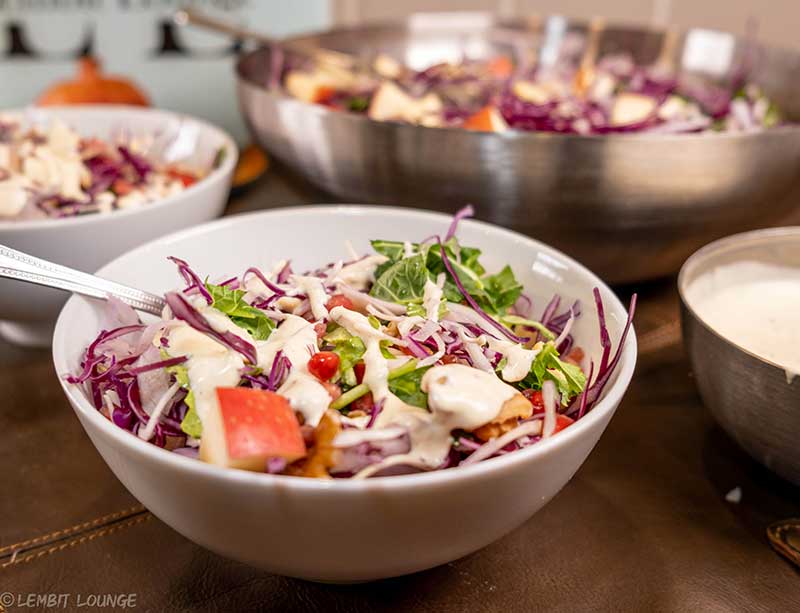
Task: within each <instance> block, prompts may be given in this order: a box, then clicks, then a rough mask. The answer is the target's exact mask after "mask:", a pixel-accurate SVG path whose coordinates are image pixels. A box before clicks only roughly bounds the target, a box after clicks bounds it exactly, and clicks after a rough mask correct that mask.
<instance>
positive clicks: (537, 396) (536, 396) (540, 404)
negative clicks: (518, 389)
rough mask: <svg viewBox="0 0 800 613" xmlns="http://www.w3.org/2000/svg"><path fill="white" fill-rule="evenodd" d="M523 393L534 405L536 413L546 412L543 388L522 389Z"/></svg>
mask: <svg viewBox="0 0 800 613" xmlns="http://www.w3.org/2000/svg"><path fill="white" fill-rule="evenodd" d="M522 395H523V396H525V398H527V399H528V400H530V403H531V404H532V405H533V412H534V414H536V413H544V396H542V390H530V389H528V390H522Z"/></svg>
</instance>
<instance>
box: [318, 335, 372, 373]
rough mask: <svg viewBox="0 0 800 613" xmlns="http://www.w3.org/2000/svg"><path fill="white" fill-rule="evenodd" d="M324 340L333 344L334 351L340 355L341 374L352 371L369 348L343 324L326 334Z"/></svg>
mask: <svg viewBox="0 0 800 613" xmlns="http://www.w3.org/2000/svg"><path fill="white" fill-rule="evenodd" d="M323 340H324V341H325V342H326V343H330V344H332V345H333V352H334V353H335V354H336V355H338V356H339V373H340V374H341V375H344V374H345V373H346V372H348V371H350V370H351V369H352V368H353V366H355V365H356V363H357V362H358V361H359V360H360V359H361V358H362V357H363V356H364V352H366V350H367V348H366V346H365V345H364V341H362V340H361V339H360V338H358V337H357V336H353V335H352V334H350V333H349V332H348V331H347V330H345V329H344V328H342V327H341V326H339V327H336V328H335V329H334V330H332V331H331V332H329V333H328V334H326V335H325V336H324V337H323Z"/></svg>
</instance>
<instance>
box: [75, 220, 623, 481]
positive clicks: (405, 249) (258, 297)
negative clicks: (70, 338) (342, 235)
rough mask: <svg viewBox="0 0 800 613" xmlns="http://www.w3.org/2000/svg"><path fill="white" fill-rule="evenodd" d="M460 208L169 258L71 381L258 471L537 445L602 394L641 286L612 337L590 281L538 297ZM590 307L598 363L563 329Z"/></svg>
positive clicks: (396, 467)
mask: <svg viewBox="0 0 800 613" xmlns="http://www.w3.org/2000/svg"><path fill="white" fill-rule="evenodd" d="M470 214H471V208H470V207H467V208H465V209H464V210H462V211H461V212H459V213H458V214H457V215H456V217H455V218H454V219H453V221H452V224H451V226H450V228H449V230H448V231H447V233H446V234H443V235H434V236H429V237H422V240H416V239H415V240H414V241H413V242H412V241H406V242H400V241H390V240H381V239H380V238H378V239H375V240H372V242H371V243H372V249H373V251H372V252H371V253H367V254H361V253H356V252H355V251H353V249H352V247H349V250H350V254H349V255H348V256H347V257H346V258H343V259H341V260H337V261H335V262H330V263H327V264H324V265H322V266H320V267H319V268H316V269H314V270H309V271H299V270H295V269H294V268H293V266H292V263H291V260H290V259H285V260H281V261H278V262H276V263H275V264H274V266H273V267H272V268H271V269H269V270H266V269H265V270H261V269H259V268H257V267H250V268H248V269H246V270H244V271H239V272H238V274H236V276H230V277H225V278H220V279H214V280H209V279H208V278H205V277H203V276H201V274H200V273H199V272H197V271H195V270H194V269H193V268H192V267H191V266H190V264H189V263H188V262H186V261H184V260H182V259H179V258H177V257H171V258H170V259H171V260H172V262H173V264H174V265H175V266H176V267H177V271H178V272H179V273H180V276H181V277H182V279H183V280H184V282H185V284H184V287H182V288H181V289H177V290H175V291H171V292H167V293H166V295H165V299H166V304H167V307H166V308H165V310H164V314H163V319H160V320H158V321H154V322H148V323H145V322H142V321H141V320H140V319H139V317H138V315H137V314H136V313H135V312H133V310H131V309H130V308H129V307H127V306H125V305H124V304H122V303H119V302H112V303H110V305H109V309H108V313H107V314H106V321H105V322H104V329H103V330H102V331H101V332H100V333H99V335H98V336H97V337H96V338H95V339H94V341H93V342H92V343H91V344H90V345H89V346H88V347H87V348H86V350H85V352H84V354H83V358H82V360H81V364H80V369H79V371H76V372H74V373H71V374H69V376H68V381H69V383H71V384H73V385H76V386H80V387H82V388H83V389H84V390H85V392H86V394H87V396H88V397H89V398H91V401H92V403H93V405H94V407H95V409H97V410H98V411H100V412H101V413H102V414H103V415H104V416H105V417H106V418H107V419H109V420H111V421H112V422H113V423H114V424H116V425H117V426H118V427H120V428H123V429H125V430H127V431H129V432H130V433H131V434H133V435H134V436H136V437H138V438H140V439H142V440H145V441H150V442H151V443H153V444H155V445H157V446H159V447H164V448H166V449H168V450H171V451H174V452H175V453H179V454H182V455H188V456H193V457H199V459H201V460H204V461H205V462H209V463H211V464H216V465H219V466H224V467H231V468H239V469H246V470H251V471H257V472H268V473H280V474H286V475H294V476H302V477H313V478H331V477H333V478H337V479H345V478H351V479H364V478H368V477H373V476H388V475H394V474H404V473H409V472H420V471H434V470H442V469H446V468H452V467H456V466H465V465H470V464H475V463H477V462H481V461H484V460H487V459H489V458H493V457H495V456H500V455H505V454H508V453H512V452H514V451H516V450H518V449H522V448H526V447H530V446H532V445H536V444H537V443H538V442H540V441H541V440H543V439H546V438H549V437H552V436H554V435H557V434H558V433H559V432H560V431H562V430H564V429H565V428H568V427H569V426H570V425H571V424H573V423H574V422H575V421H576V420H580V419H581V418H582V417H584V416H585V415H586V414H587V413H588V412H590V411H591V410H592V407H593V406H594V405H595V403H596V402H597V401H598V399H599V398H600V396H601V394H602V392H603V389H604V387H605V386H606V384H607V383H608V381H609V379H610V378H611V376H612V373H613V372H614V369H615V368H616V366H617V364H618V362H619V360H620V356H621V348H622V347H623V346H624V344H625V338H626V336H627V334H628V330H629V328H630V325H631V321H632V318H633V314H634V310H635V296H634V298H633V300H632V302H631V306H630V309H629V316H628V320H627V323H626V325H625V326H624V328H623V330H622V334H621V336H620V338H619V341H618V343H617V344H616V348H614V347H612V342H611V339H610V336H609V333H608V330H607V328H606V323H605V315H604V308H603V301H602V299H601V295H600V292H599V290H598V289H597V288H595V289H594V292H593V297H594V304H591V305H585V304H581V303H580V302H579V301H575V302H571V303H564V301H562V299H561V297H560V296H559V295H555V296H553V297H552V299H551V300H549V302H548V303H547V304H542V305H534V304H532V300H531V299H530V298H529V297H528V295H527V294H526V293H525V291H524V289H523V287H522V285H521V283H520V282H519V281H518V280H517V278H516V276H515V274H514V272H513V270H512V268H511V267H510V266H508V265H506V266H504V267H503V268H501V269H500V270H497V271H487V270H486V269H485V268H484V266H483V265H482V264H481V261H480V260H481V251H480V250H479V249H477V248H475V247H472V246H470V245H466V244H461V243H460V242H459V240H458V238H457V229H458V224H459V221H460V219H462V218H463V217H466V216H469V215H470ZM537 307H538V308H537ZM587 308H594V309H596V310H597V317H598V321H599V329H598V330H597V332H596V334H597V335H598V336H599V339H600V341H599V342H600V346H601V347H602V354H601V356H600V359H599V360H598V361H597V362H595V361H594V360H592V359H590V358H589V357H588V356H587V355H586V353H585V352H584V351H583V349H582V348H581V339H580V338H578V339H576V338H573V335H572V329H573V324H574V322H575V321H576V320H577V319H578V318H579V317H581V315H582V312H583V311H584V310H585V309H587ZM534 313H538V316H534Z"/></svg>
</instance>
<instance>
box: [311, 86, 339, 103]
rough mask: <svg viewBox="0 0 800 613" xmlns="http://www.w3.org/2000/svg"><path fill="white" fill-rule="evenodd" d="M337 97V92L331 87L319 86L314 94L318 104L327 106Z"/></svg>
mask: <svg viewBox="0 0 800 613" xmlns="http://www.w3.org/2000/svg"><path fill="white" fill-rule="evenodd" d="M335 95H336V90H335V89H334V88H333V87H329V86H327V85H319V86H317V90H316V91H315V92H314V100H313V102H315V103H316V104H327V103H329V102H330V101H331V98H333V97H334V96H335Z"/></svg>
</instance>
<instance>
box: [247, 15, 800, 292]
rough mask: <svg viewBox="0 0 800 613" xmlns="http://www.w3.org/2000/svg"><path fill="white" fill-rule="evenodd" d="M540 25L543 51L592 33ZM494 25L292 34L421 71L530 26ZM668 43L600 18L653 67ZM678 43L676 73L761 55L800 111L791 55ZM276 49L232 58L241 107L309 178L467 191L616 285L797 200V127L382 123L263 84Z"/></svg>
mask: <svg viewBox="0 0 800 613" xmlns="http://www.w3.org/2000/svg"><path fill="white" fill-rule="evenodd" d="M423 17H424V16H423ZM544 23H545V27H544V28H542V29H540V30H537V31H532V30H531V31H530V44H531V45H532V46H534V47H536V48H538V49H540V57H542V58H543V59H546V58H547V57H552V55H553V52H554V51H553V50H554V49H555V50H557V48H558V46H559V45H560V44H561V43H562V42H563V41H564V40H569V39H570V37H573V39H574V36H575V35H576V34H577V35H578V36H580V34H581V33H583V32H585V30H586V25H585V24H584V23H577V22H571V21H567V20H564V19H563V18H555V17H552V18H549V19H548V20H545V22H544ZM497 27H498V26H497V24H495V23H494V22H492V21H491V19H489V18H486V19H484V20H483V21H481V20H472V21H468V22H465V21H462V22H458V21H457V17H453V18H452V19H448V18H447V17H444V18H437V19H435V20H434V21H431V20H426V19H424V18H421V17H419V16H415V17H412V18H411V19H409V20H408V21H405V22H402V23H395V24H390V25H370V26H364V27H357V28H351V29H339V30H332V31H329V32H326V33H323V34H317V35H312V36H305V37H298V38H296V39H292V40H295V41H302V42H303V43H306V44H314V45H320V46H323V47H326V48H332V49H336V50H341V51H346V52H349V53H351V54H353V55H356V56H359V57H371V56H374V54H375V53H377V52H378V51H380V50H383V51H385V52H388V53H390V54H393V55H394V56H395V57H399V58H404V59H405V60H406V62H407V63H409V64H411V65H412V66H415V67H422V66H426V65H428V64H430V63H432V62H435V61H440V60H443V59H455V58H457V57H459V56H460V54H462V53H464V54H467V55H469V56H470V57H488V56H491V55H492V54H495V53H497V52H498V51H499V52H505V53H508V52H509V51H510V49H509V42H510V38H509V37H508V36H505V35H504V34H503V32H508V29H509V28H510V29H511V30H513V31H515V32H518V33H519V32H522V33H525V32H526V28H528V26H527V25H526V24H525V23H523V22H519V23H513V24H505V26H504V27H505V28H507V29H506V30H504V31H498V29H497ZM662 39H663V34H662V33H659V32H654V31H650V30H644V29H635V28H617V27H609V28H606V29H605V30H604V31H603V33H602V36H601V39H600V56H601V57H602V55H604V54H605V53H609V52H613V51H620V50H627V51H630V52H631V53H632V54H633V55H634V58H635V60H636V61H637V63H640V64H647V63H650V62H653V61H654V60H655V59H656V57H657V56H658V54H659V51H660V49H661V45H662ZM504 40H505V42H503V41H504ZM680 41H681V42H680V44H679V45H678V49H679V54H678V55H679V59H680V58H682V59H680V62H679V63H680V64H681V67H682V68H681V69H682V70H685V71H688V68H687V67H690V66H694V65H696V64H697V62H698V59H699V60H700V61H701V63H702V62H706V63H708V64H709V66H710V65H711V64H716V68H717V69H720V68H721V69H722V70H723V72H725V71H732V70H735V66H736V65H737V64H738V63H739V62H741V61H742V60H743V58H745V57H748V58H754V59H755V60H756V62H757V65H756V68H755V69H754V70H753V72H752V80H754V81H755V82H758V83H759V84H761V85H763V87H764V88H765V90H766V91H767V92H768V93H769V94H770V95H771V96H772V97H773V98H774V99H775V100H777V102H778V103H779V104H780V105H781V107H782V108H783V109H784V111H786V112H787V113H788V115H789V116H790V117H796V118H800V95H798V94H800V53H795V52H789V51H784V50H776V49H768V48H762V47H758V48H755V47H754V46H753V45H752V44H750V43H748V42H747V41H743V40H741V39H737V38H735V37H733V36H732V35H728V34H724V33H719V32H717V33H714V32H711V33H709V32H707V31H698V30H692V31H689V32H687V33H684V34H682V35H681V39H680ZM515 44H517V46H518V43H515ZM548 54H549V55H548ZM270 61H271V57H270V50H269V49H267V48H262V49H259V50H256V51H253V52H251V53H248V54H246V55H244V56H243V57H242V58H241V59H240V61H239V62H238V65H237V71H238V78H239V87H238V91H239V97H240V103H241V107H242V111H243V113H244V116H245V118H246V120H247V123H248V124H249V127H250V129H251V131H252V133H253V135H254V137H255V138H256V140H257V141H258V142H259V143H261V144H262V145H263V146H264V147H265V148H266V149H268V150H269V151H270V152H271V153H272V154H273V155H274V156H275V157H276V158H278V159H279V160H281V161H282V162H284V163H285V164H286V165H288V166H289V167H291V168H292V169H294V170H296V171H297V172H299V173H300V174H301V175H303V176H304V177H306V178H307V179H308V180H310V181H311V182H312V183H314V184H316V185H317V186H319V187H321V188H323V189H325V190H327V191H328V192H330V193H332V194H335V195H336V196H338V197H339V198H342V199H346V200H347V201H350V202H378V203H386V204H401V205H414V206H422V207H427V208H431V209H436V210H443V211H454V210H456V209H457V208H459V207H461V206H463V205H464V204H465V203H468V202H470V203H473V204H474V205H475V207H476V209H477V216H478V217H479V218H481V219H485V220H488V221H491V222H494V223H496V224H499V225H501V226H505V227H508V228H512V229H514V230H517V231H519V232H523V233H525V234H528V235H530V236H533V237H536V238H538V239H540V240H543V241H545V242H547V243H550V244H553V245H555V246H556V247H558V248H559V249H562V250H564V251H566V252H567V253H569V254H570V255H572V256H574V257H576V258H577V259H579V260H580V261H582V262H584V263H586V264H587V265H589V266H590V267H591V268H593V269H594V270H595V271H596V272H597V273H599V274H600V275H601V276H602V277H603V278H604V279H605V280H607V281H609V282H629V281H635V280H642V279H646V278H653V277H658V276H663V275H667V274H671V273H674V272H675V271H677V270H678V268H679V267H680V265H681V264H682V263H683V261H684V260H685V258H686V257H687V256H688V255H689V254H691V253H692V252H693V251H694V250H695V249H697V248H698V247H700V246H701V245H703V244H705V243H707V242H708V241H709V240H713V239H715V238H718V237H720V236H724V235H727V234H730V233H733V232H738V231H741V230H744V229H751V228H754V227H760V226H765V225H769V224H771V223H774V222H776V221H778V220H779V219H780V218H781V217H782V216H784V215H785V214H786V213H787V212H788V211H790V210H791V209H792V208H793V207H794V205H795V204H797V203H798V202H800V200H798V196H800V127H797V126H785V127H780V128H776V129H772V130H769V131H766V132H761V133H755V134H753V133H751V134H717V133H713V134H694V135H673V136H665V135H661V136H659V135H645V134H638V135H637V134H630V135H613V136H591V137H582V136H569V135H559V134H544V133H530V132H527V133H526V132H505V133H499V134H495V133H479V132H468V131H464V130H459V129H438V128H425V127H418V126H411V125H403V124H399V123H394V122H383V123H382V122H376V121H372V120H370V119H368V118H366V117H364V116H359V115H354V114H348V113H342V112H337V111H331V110H328V109H326V108H325V107H323V106H319V105H312V104H307V103H304V102H300V101H298V100H295V99H293V98H291V97H288V96H287V95H285V94H284V93H282V92H281V91H278V90H270V89H269V88H268V87H267V84H268V83H269V82H270Z"/></svg>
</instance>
